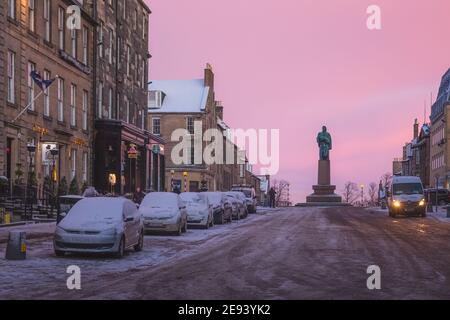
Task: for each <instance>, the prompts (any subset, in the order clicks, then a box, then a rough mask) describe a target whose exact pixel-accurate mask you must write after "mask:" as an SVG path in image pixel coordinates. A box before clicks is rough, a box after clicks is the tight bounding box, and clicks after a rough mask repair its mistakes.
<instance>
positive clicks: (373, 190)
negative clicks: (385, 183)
mask: <svg viewBox="0 0 450 320" xmlns="http://www.w3.org/2000/svg"><path fill="white" fill-rule="evenodd" d="M367 192H368V194H369V204H370V205H372V206H373V205H375V204H376V203H377V199H378V185H377V184H376V183H375V182H372V183H370V184H369V190H367Z"/></svg>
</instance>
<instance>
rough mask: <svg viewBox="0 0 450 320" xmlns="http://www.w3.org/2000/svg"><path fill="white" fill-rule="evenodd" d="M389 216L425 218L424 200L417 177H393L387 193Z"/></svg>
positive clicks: (421, 187)
mask: <svg viewBox="0 0 450 320" xmlns="http://www.w3.org/2000/svg"><path fill="white" fill-rule="evenodd" d="M387 199H388V200H387V202H388V208H389V216H391V217H396V216H397V215H400V214H401V215H407V216H408V215H413V214H415V215H418V216H421V217H425V216H426V200H425V195H424V191H423V186H422V181H421V180H420V178H419V177H407V176H395V177H393V178H392V182H391V185H390V188H389V191H388V192H387Z"/></svg>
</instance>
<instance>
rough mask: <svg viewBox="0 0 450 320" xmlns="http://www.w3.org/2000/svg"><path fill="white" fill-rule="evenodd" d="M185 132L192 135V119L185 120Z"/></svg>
mask: <svg viewBox="0 0 450 320" xmlns="http://www.w3.org/2000/svg"><path fill="white" fill-rule="evenodd" d="M186 122H187V125H186V127H187V131H188V132H189V134H194V118H192V117H189V118H187V121H186Z"/></svg>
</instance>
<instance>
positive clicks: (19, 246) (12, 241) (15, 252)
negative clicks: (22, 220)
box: [5, 231, 27, 260]
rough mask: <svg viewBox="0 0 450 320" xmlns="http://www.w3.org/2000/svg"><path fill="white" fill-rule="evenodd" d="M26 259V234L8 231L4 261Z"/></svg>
mask: <svg viewBox="0 0 450 320" xmlns="http://www.w3.org/2000/svg"><path fill="white" fill-rule="evenodd" d="M26 258H27V244H26V233H25V232H24V231H10V232H9V237H8V245H7V247H6V255H5V259H6V260H25V259H26Z"/></svg>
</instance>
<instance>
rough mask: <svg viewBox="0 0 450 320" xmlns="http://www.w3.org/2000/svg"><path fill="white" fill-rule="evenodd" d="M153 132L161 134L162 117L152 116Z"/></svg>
mask: <svg viewBox="0 0 450 320" xmlns="http://www.w3.org/2000/svg"><path fill="white" fill-rule="evenodd" d="M152 132H153V134H155V135H157V136H159V135H161V119H160V118H152Z"/></svg>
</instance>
